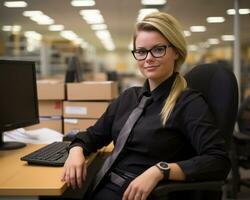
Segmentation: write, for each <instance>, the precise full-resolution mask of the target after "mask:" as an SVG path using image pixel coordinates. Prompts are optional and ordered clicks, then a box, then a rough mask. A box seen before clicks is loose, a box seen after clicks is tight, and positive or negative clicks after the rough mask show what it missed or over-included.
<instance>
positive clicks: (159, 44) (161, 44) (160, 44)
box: [135, 43, 169, 49]
mask: <svg viewBox="0 0 250 200" xmlns="http://www.w3.org/2000/svg"><path fill="white" fill-rule="evenodd" d="M164 45H169V44H163V43H158V44H155V45H154V46H152V47H151V48H150V49H152V48H154V47H157V46H164ZM135 49H147V48H145V47H137V48H135Z"/></svg>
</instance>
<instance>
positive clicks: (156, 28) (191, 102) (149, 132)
mask: <svg viewBox="0 0 250 200" xmlns="http://www.w3.org/2000/svg"><path fill="white" fill-rule="evenodd" d="M132 53H133V55H134V57H135V59H136V60H137V62H138V66H139V69H140V71H141V73H142V74H143V75H144V76H145V77H146V81H145V84H144V86H143V87H133V88H130V89H128V90H126V91H125V92H124V93H122V94H121V96H120V97H119V98H118V99H117V100H115V101H114V102H113V103H111V105H110V106H109V107H108V109H107V110H106V112H105V113H104V114H103V116H102V117H101V118H100V119H99V120H98V122H97V123H96V124H95V125H94V126H93V127H90V128H89V129H88V130H87V131H86V133H84V134H83V133H79V134H78V135H77V137H76V139H75V140H74V141H73V143H72V144H71V149H70V152H69V157H68V159H67V161H66V162H65V166H64V170H63V175H62V180H64V181H66V182H67V184H68V185H69V186H72V187H73V188H74V187H76V186H78V187H81V186H82V182H83V181H84V178H85V176H86V166H85V163H84V156H83V154H88V153H90V152H93V151H96V150H97V149H99V148H101V147H103V146H104V145H107V144H109V143H110V142H111V141H114V142H116V141H117V138H118V135H119V133H120V130H121V129H122V127H123V125H124V124H125V122H126V120H127V119H128V117H129V115H130V113H131V112H132V110H133V109H134V108H135V107H136V106H137V105H138V102H140V100H141V99H142V97H143V96H151V98H152V99H153V102H151V104H149V105H148V106H147V107H146V108H145V110H144V111H143V113H142V115H141V116H140V118H139V119H138V121H137V122H136V124H135V125H134V127H133V129H132V131H131V133H130V135H129V137H128V140H127V142H126V144H125V146H124V147H123V149H122V151H121V153H120V154H119V156H118V158H117V159H116V160H115V162H114V164H113V165H112V166H111V169H110V170H109V171H108V172H107V173H106V174H105V176H104V178H103V179H102V180H101V182H100V184H98V186H97V188H95V190H94V191H93V195H92V197H91V199H96V200H97V199H112V200H115V199H123V200H128V199H129V200H131V199H133V200H136V199H143V200H144V199H147V198H148V197H149V196H150V193H151V192H152V191H153V189H154V188H155V186H156V185H157V184H158V183H159V182H160V181H161V180H163V179H165V180H179V181H184V180H188V181H192V180H218V179H225V177H226V176H227V174H228V171H229V169H230V162H229V159H228V157H227V153H226V151H225V144H224V141H223V139H222V138H221V137H220V133H218V132H219V131H218V129H217V128H216V126H215V125H214V124H215V123H214V120H213V117H212V115H211V113H210V111H209V109H208V106H207V104H206V103H205V101H204V100H203V98H202V96H201V94H200V93H197V92H195V91H193V90H191V89H187V84H186V81H185V79H184V78H183V77H182V76H181V75H180V74H179V73H178V71H179V68H180V66H181V65H182V64H183V62H184V60H185V58H186V55H187V50H186V42H185V39H184V37H183V34H182V30H181V28H180V25H179V23H178V22H177V21H176V19H175V18H173V17H172V16H171V15H169V14H166V13H161V12H157V13H153V14H150V15H148V16H146V17H145V18H144V19H143V20H142V21H141V22H139V23H137V26H136V30H135V33H134V50H133V51H132ZM113 175H114V177H115V178H112V177H113ZM117 177H118V178H117ZM117 179H118V180H125V181H121V182H122V183H121V182H119V181H117ZM120 183H121V184H120Z"/></svg>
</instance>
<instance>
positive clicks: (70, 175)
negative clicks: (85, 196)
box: [61, 146, 87, 189]
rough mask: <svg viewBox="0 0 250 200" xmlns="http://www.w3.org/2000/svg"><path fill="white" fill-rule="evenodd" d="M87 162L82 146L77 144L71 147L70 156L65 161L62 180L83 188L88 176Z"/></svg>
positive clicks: (69, 184) (72, 185) (68, 184)
mask: <svg viewBox="0 0 250 200" xmlns="http://www.w3.org/2000/svg"><path fill="white" fill-rule="evenodd" d="M86 173H87V169H86V164H85V157H84V155H83V149H82V147H79V146H76V147H73V148H71V149H70V151H69V156H68V158H67V160H66V161H65V163H64V167H63V171H62V176H61V180H62V181H65V182H66V183H67V186H68V187H69V186H71V187H72V188H73V189H75V188H76V187H79V188H81V187H82V184H83V182H84V181H85V178H86Z"/></svg>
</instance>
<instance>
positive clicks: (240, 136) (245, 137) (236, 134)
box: [233, 131, 250, 141]
mask: <svg viewBox="0 0 250 200" xmlns="http://www.w3.org/2000/svg"><path fill="white" fill-rule="evenodd" d="M233 136H234V138H236V139H238V140H249V141H250V136H249V135H247V134H244V133H242V132H239V131H234V133H233Z"/></svg>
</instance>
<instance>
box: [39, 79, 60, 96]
mask: <svg viewBox="0 0 250 200" xmlns="http://www.w3.org/2000/svg"><path fill="white" fill-rule="evenodd" d="M37 95H38V99H39V100H64V98H65V85H64V83H63V82H62V81H59V80H39V81H37Z"/></svg>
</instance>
